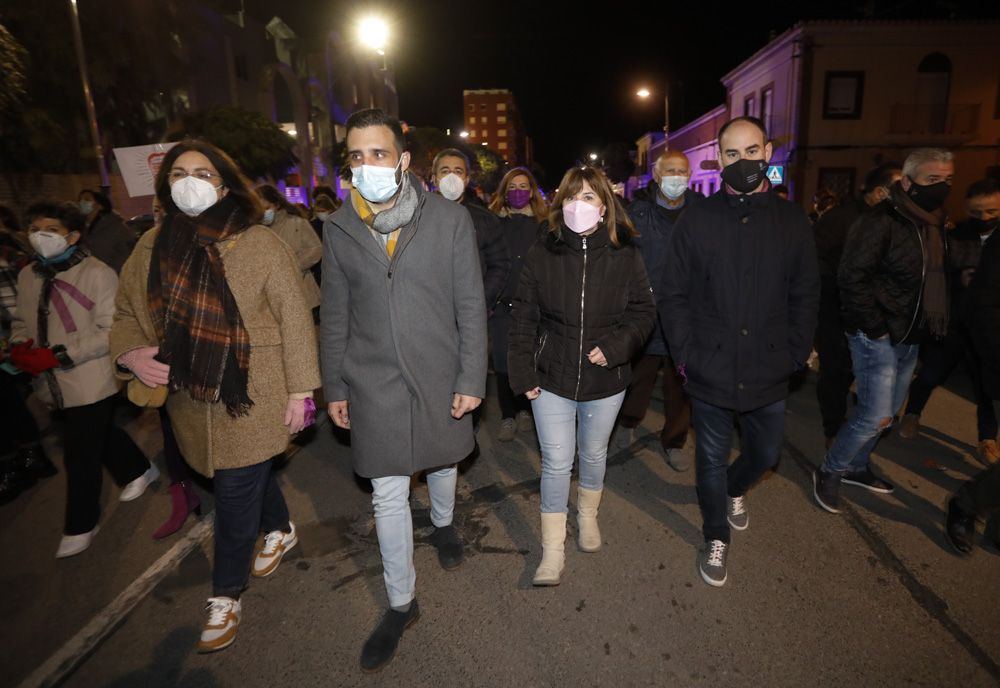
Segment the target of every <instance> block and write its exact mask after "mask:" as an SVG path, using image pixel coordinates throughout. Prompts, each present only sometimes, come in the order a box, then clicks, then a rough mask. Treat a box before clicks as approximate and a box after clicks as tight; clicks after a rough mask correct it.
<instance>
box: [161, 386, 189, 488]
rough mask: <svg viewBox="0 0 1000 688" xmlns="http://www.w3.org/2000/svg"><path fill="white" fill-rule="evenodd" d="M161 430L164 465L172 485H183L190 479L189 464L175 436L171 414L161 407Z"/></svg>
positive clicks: (164, 407)
mask: <svg viewBox="0 0 1000 688" xmlns="http://www.w3.org/2000/svg"><path fill="white" fill-rule="evenodd" d="M158 410H159V412H160V429H161V430H162V431H163V463H164V465H165V467H166V469H167V475H168V476H169V477H170V484H171V485H173V484H174V483H182V482H185V481H187V480H188V479H190V477H191V476H190V474H189V473H188V468H187V462H186V461H184V455H183V454H181V448H180V447H179V446H178V445H177V438H176V437H175V436H174V426H173V425H171V423H170V414H168V413H167V407H166V406H161V407H160V408H159V409H158Z"/></svg>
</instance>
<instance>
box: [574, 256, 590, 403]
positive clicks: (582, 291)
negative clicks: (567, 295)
mask: <svg viewBox="0 0 1000 688" xmlns="http://www.w3.org/2000/svg"><path fill="white" fill-rule="evenodd" d="M581 238H582V239H583V279H581V280H580V364H579V366H577V369H576V392H575V393H574V394H573V398H574V399H577V398H578V397H579V396H580V379H581V378H582V377H583V305H584V303H585V301H586V296H587V237H581Z"/></svg>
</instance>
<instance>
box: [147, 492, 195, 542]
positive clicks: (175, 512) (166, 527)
mask: <svg viewBox="0 0 1000 688" xmlns="http://www.w3.org/2000/svg"><path fill="white" fill-rule="evenodd" d="M170 500H171V502H172V504H173V508H172V509H171V512H170V518H168V519H167V520H166V522H165V523H164V524H163V525H162V526H160V527H159V528H157V529H156V532H155V533H153V539H154V540H160V539H162V538H165V537H167V536H168V535H173V534H174V533H176V532H177V531H178V530H180V529H181V526H183V525H184V522H185V521H186V520H187V517H188V514H189V513H191V512H192V511H193V512H194V513H195V515H196V516H201V500H200V499H198V495H196V494H195V492H194V488H193V487H191V483H189V482H186V481H184V482H179V483H172V484H171V485H170Z"/></svg>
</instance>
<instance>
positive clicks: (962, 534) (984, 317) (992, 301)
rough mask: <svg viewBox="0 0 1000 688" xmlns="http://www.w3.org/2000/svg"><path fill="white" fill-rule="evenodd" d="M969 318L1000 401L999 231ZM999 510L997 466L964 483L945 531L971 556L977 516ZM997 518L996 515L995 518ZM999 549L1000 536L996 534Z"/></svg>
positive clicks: (988, 246)
mask: <svg viewBox="0 0 1000 688" xmlns="http://www.w3.org/2000/svg"><path fill="white" fill-rule="evenodd" d="M969 316H970V323H974V325H973V326H972V328H971V329H972V337H973V340H974V342H975V345H976V349H977V351H978V352H979V355H980V357H981V360H982V369H983V386H984V387H985V389H986V393H987V394H988V395H989V396H990V398H992V399H994V400H1000V232H997V231H996V230H994V231H993V232H992V233H991V234H990V237H989V238H988V239H987V240H986V243H985V244H984V245H983V252H982V256H981V258H980V260H979V267H978V268H977V269H976V274H975V276H974V277H973V278H972V283H971V284H970V286H969ZM998 511H1000V463H994V464H993V465H992V466H990V467H989V468H988V469H986V470H985V471H983V472H982V473H980V474H979V475H977V476H976V477H975V478H973V479H972V480H969V481H968V482H966V483H964V484H963V485H962V487H960V488H959V489H958V492H956V493H955V496H954V497H953V498H952V499H951V500H950V501H949V502H948V518H947V521H946V522H945V532H946V533H947V535H948V541H949V542H950V543H951V545H952V546H953V547H954V548H955V550H956V551H957V552H958V553H959V554H962V555H968V554H971V553H972V548H973V547H974V545H975V536H976V517H977V516H986V515H988V514H991V513H992V514H994V515H995V514H996V513H997V512H998ZM994 518H996V516H994ZM994 537H995V538H996V546H997V547H1000V535H998V534H997V532H996V531H994Z"/></svg>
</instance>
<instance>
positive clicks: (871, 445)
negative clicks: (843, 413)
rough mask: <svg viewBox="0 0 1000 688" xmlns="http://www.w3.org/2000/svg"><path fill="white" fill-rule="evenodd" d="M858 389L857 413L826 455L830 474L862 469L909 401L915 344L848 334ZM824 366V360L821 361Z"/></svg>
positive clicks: (846, 424) (914, 360) (826, 465)
mask: <svg viewBox="0 0 1000 688" xmlns="http://www.w3.org/2000/svg"><path fill="white" fill-rule="evenodd" d="M847 344H848V346H849V347H850V349H851V361H852V365H853V367H854V379H855V380H856V383H857V389H858V405H857V407H856V408H855V409H854V415H853V416H852V417H851V420H849V421H848V422H847V423H845V424H844V425H842V426H841V428H840V430H839V431H838V432H837V436H836V437H835V438H834V440H833V444H832V445H831V446H830V450H829V451H828V452H827V454H826V460H825V461H824V462H823V470H824V471H826V472H828V473H841V474H843V473H849V472H850V473H853V472H855V471H863V470H864V469H865V468H866V467H867V466H868V462H869V460H870V457H871V453H872V450H873V449H875V444H876V443H877V442H878V439H879V437H881V435H882V431H883V430H884V429H885V427H886V426H885V425H883V424H882V421H883V420H885V419H886V418H888V419H890V422H891V419H892V417H893V416H894V415H895V414H896V412H897V411H899V409H900V407H902V405H903V402H904V401H906V392H907V390H909V388H910V380H911V379H912V378H913V369H914V368H916V367H917V351H918V349H919V347H918V346H917V345H916V344H896V345H895V346H893V344H892V342H890V341H889V338H888V337H885V338H884V339H869V338H868V337H867V336H865V335H864V334H863V333H861V332H857V333H856V334H852V335H847ZM820 364H821V365H822V362H821V363H820Z"/></svg>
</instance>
